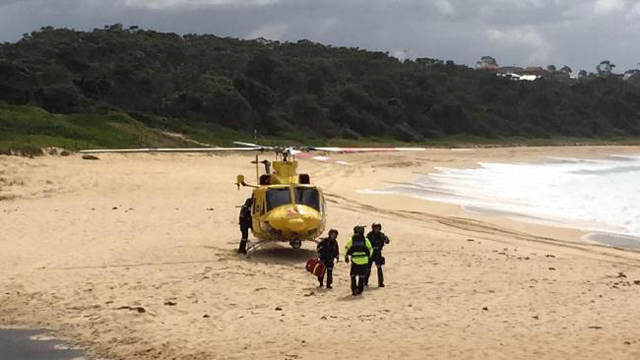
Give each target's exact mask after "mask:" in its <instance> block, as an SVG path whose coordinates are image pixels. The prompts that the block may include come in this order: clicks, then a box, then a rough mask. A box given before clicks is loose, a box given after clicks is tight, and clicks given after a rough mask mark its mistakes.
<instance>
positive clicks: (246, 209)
mask: <svg viewBox="0 0 640 360" xmlns="http://www.w3.org/2000/svg"><path fill="white" fill-rule="evenodd" d="M238 223H239V224H240V226H245V227H248V228H252V227H253V226H252V224H251V205H247V204H245V205H242V208H240V216H239V218H238Z"/></svg>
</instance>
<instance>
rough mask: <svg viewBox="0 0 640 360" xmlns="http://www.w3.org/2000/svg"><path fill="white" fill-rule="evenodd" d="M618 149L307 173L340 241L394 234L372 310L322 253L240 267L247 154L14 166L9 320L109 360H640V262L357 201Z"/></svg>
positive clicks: (488, 155) (546, 231)
mask: <svg viewBox="0 0 640 360" xmlns="http://www.w3.org/2000/svg"><path fill="white" fill-rule="evenodd" d="M609 153H640V148H632V147H629V148H622V147H616V148H607V147H583V148H510V149H473V150H471V151H465V152H459V151H450V150H431V151H428V152H426V153H424V154H418V155H416V154H384V155H380V154H376V155H363V154H354V155H342V156H339V158H340V159H341V160H345V161H348V162H349V163H352V164H354V165H355V166H343V165H336V164H324V163H317V162H313V161H311V160H301V165H300V168H301V170H302V171H306V172H309V173H311V175H312V178H313V179H315V180H316V181H317V183H318V184H319V185H321V186H322V187H323V188H324V189H325V192H326V194H327V200H328V201H329V205H330V208H329V211H330V214H329V218H328V223H329V226H331V227H336V228H338V229H339V230H340V233H341V234H340V236H339V242H340V244H341V245H343V244H344V242H345V241H346V239H347V236H348V234H349V233H350V229H351V228H352V227H353V225H355V224H370V223H371V222H373V221H380V222H382V224H383V226H384V231H385V232H386V233H387V234H388V235H389V236H390V237H391V239H392V243H391V244H390V245H389V247H388V249H387V251H386V254H385V256H386V258H387V263H388V266H387V267H386V277H387V283H388V287H386V288H384V289H378V288H376V287H373V288H371V289H370V290H368V291H366V292H365V294H364V295H363V296H362V297H357V298H353V297H352V296H351V295H350V290H349V289H348V266H347V265H346V264H344V263H342V262H341V263H339V264H338V265H337V269H336V274H335V278H336V284H335V286H334V289H333V290H326V289H318V288H317V287H316V285H317V284H316V281H315V279H314V278H313V277H311V276H310V275H309V274H308V273H306V272H305V271H304V261H305V260H306V259H307V258H309V257H311V256H313V255H314V252H313V251H312V250H313V249H314V247H315V246H313V244H305V245H304V246H303V249H302V250H300V251H295V250H292V249H290V248H288V247H287V246H285V245H282V246H281V245H273V246H271V247H267V248H264V249H262V250H259V251H258V252H256V253H255V254H254V255H253V256H252V257H250V258H248V259H247V258H245V257H241V256H237V255H236V254H235V249H236V247H237V241H238V236H239V232H238V229H237V225H236V223H237V211H238V209H236V208H235V206H237V205H239V204H241V203H242V202H243V200H244V199H245V198H246V197H247V195H248V190H241V191H236V190H235V187H234V184H233V183H234V181H235V175H236V174H237V173H239V172H242V173H244V174H245V175H246V176H247V178H248V179H250V176H251V174H253V168H252V167H251V165H250V164H249V161H250V157H248V156H244V155H229V156H206V155H184V154H182V155H171V154H163V155H150V154H145V155H100V158H101V160H100V161H84V160H81V159H80V157H79V156H75V155H74V156H70V157H66V158H63V157H42V158H36V159H24V158H16V157H0V178H1V179H0V199H2V200H0V228H1V232H0V325H4V326H25V327H30V328H48V329H51V330H52V333H53V334H55V335H57V336H59V337H63V338H67V339H71V340H72V341H74V342H77V343H79V344H80V345H82V346H83V347H86V348H88V349H89V354H90V356H92V357H94V358H108V359H254V358H255V359H326V358H327V357H331V356H340V357H341V358H342V357H354V358H355V357H358V358H364V357H366V358H376V359H385V358H388V359H399V358H405V359H425V358H464V359H530V358H534V357H535V358H538V359H565V358H581V359H603V358H607V359H637V358H639V357H640V329H639V328H638V324H640V303H639V302H638V297H639V295H640V285H637V284H635V283H634V282H635V281H640V254H639V253H637V252H633V251H623V250H616V249H611V248H608V247H606V246H602V245H598V244H594V243H588V242H585V241H583V240H581V239H580V236H581V235H582V234H581V233H580V232H579V231H577V230H571V229H562V228H552V227H543V226H539V225H532V224H527V223H519V222H515V221H512V220H507V219H504V218H501V217H497V216H480V215H470V214H467V213H465V212H464V211H462V210H461V209H460V208H459V207H457V206H452V205H446V204H436V203H428V202H424V201H420V200H416V199H410V198H402V197H391V196H382V195H372V194H360V193H357V190H360V189H364V188H380V187H382V186H385V184H387V183H388V182H407V181H411V179H412V177H413V176H415V173H428V172H431V171H433V170H434V168H435V167H438V166H475V164H477V162H478V161H523V160H526V161H536V160H540V159H543V158H545V157H547V156H549V155H553V156H558V155H559V154H561V155H562V156H591V157H593V156H601V155H605V154H609ZM374 283H375V281H374ZM639 284H640V282H639ZM0 355H1V349H0ZM0 358H1V356H0Z"/></svg>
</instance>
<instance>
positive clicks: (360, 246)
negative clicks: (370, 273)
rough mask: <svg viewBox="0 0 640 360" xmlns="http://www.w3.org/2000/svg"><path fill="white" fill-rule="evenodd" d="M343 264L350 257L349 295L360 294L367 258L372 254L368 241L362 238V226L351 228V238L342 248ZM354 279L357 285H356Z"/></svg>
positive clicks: (367, 262)
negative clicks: (343, 253)
mask: <svg viewBox="0 0 640 360" xmlns="http://www.w3.org/2000/svg"><path fill="white" fill-rule="evenodd" d="M344 251H345V255H344V262H346V263H347V264H348V263H349V256H351V294H352V295H354V296H355V295H358V294H362V291H363V290H364V278H365V276H367V269H368V266H369V258H370V257H371V254H372V253H373V248H372V247H371V243H370V242H369V240H368V239H367V238H366V237H364V226H356V227H354V228H353V236H352V237H351V240H349V242H347V245H346V246H345V247H344ZM356 278H357V279H358V283H357V285H356Z"/></svg>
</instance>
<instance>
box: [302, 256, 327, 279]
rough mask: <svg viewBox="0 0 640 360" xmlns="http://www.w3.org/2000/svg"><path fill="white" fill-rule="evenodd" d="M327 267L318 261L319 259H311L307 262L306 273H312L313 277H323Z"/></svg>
mask: <svg viewBox="0 0 640 360" xmlns="http://www.w3.org/2000/svg"><path fill="white" fill-rule="evenodd" d="M326 269H327V267H326V266H325V265H324V264H323V263H322V261H320V259H319V258H313V259H309V260H307V271H308V272H310V273H312V274H313V275H315V276H321V275H324V272H325V270H326Z"/></svg>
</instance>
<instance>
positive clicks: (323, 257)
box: [317, 229, 340, 289]
mask: <svg viewBox="0 0 640 360" xmlns="http://www.w3.org/2000/svg"><path fill="white" fill-rule="evenodd" d="M337 239H338V230H336V229H331V230H329V236H327V237H326V238H324V239H322V240H321V241H320V243H318V247H317V250H318V255H319V257H320V261H322V263H323V264H324V265H325V266H326V267H327V270H326V271H327V289H331V284H332V283H333V259H335V260H336V261H340V257H339V256H340V249H339V247H338V240H337ZM318 281H319V282H320V287H322V283H323V281H324V274H322V275H320V276H318Z"/></svg>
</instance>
